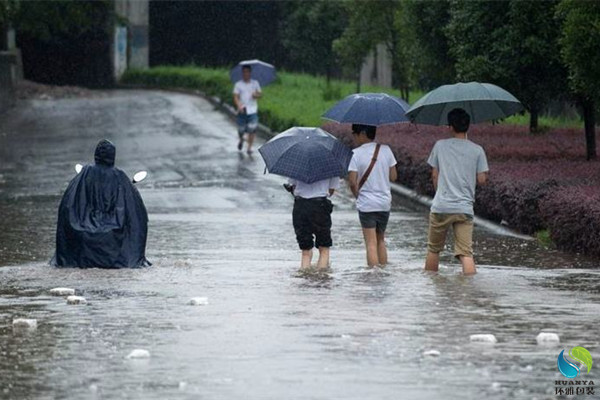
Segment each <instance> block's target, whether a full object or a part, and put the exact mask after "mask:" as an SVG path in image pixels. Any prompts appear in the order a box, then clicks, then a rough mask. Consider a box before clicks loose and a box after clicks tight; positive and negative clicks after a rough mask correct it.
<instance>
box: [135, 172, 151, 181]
mask: <svg viewBox="0 0 600 400" xmlns="http://www.w3.org/2000/svg"><path fill="white" fill-rule="evenodd" d="M147 176H148V172H147V171H140V172H136V174H135V175H133V183H138V182H141V181H143V180H144V179H146V177H147Z"/></svg>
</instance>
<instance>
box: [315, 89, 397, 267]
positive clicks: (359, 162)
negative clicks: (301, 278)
mask: <svg viewBox="0 0 600 400" xmlns="http://www.w3.org/2000/svg"><path fill="white" fill-rule="evenodd" d="M407 109H408V104H407V103H406V102H404V101H403V100H401V99H397V98H394V97H392V96H389V95H387V94H385V93H358V94H353V95H350V96H348V97H346V98H345V99H343V100H342V101H340V102H339V103H337V104H336V105H334V106H333V107H332V108H331V109H330V110H328V111H327V112H326V113H325V114H324V115H323V118H325V119H330V120H333V121H337V122H340V123H352V134H353V136H354V142H355V144H356V145H357V146H358V147H357V148H355V149H354V152H353V156H352V161H351V162H350V165H349V168H348V171H349V174H348V182H349V184H350V190H351V191H352V193H353V194H354V196H355V197H356V208H357V209H358V217H359V220H360V224H361V227H362V232H363V237H364V240H365V248H366V251H367V265H368V266H369V267H370V268H372V267H376V266H381V267H382V266H385V265H386V264H387V263H388V255H387V248H386V244H385V231H386V228H387V224H388V220H389V218H390V210H391V208H392V193H391V182H394V181H396V179H397V178H398V174H397V171H396V158H395V157H394V154H393V153H392V150H391V149H390V147H389V146H387V145H385V144H379V143H375V135H376V133H377V126H380V125H385V124H394V123H399V122H408V118H407V117H406V116H405V112H406V110H407Z"/></svg>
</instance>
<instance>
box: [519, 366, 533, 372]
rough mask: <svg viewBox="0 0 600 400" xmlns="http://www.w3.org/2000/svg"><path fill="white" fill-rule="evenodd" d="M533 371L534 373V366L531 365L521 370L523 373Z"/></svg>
mask: <svg viewBox="0 0 600 400" xmlns="http://www.w3.org/2000/svg"><path fill="white" fill-rule="evenodd" d="M531 371H533V366H531V365H527V366H525V367H523V368H521V372H531Z"/></svg>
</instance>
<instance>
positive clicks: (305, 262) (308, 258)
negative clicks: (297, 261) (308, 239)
mask: <svg viewBox="0 0 600 400" xmlns="http://www.w3.org/2000/svg"><path fill="white" fill-rule="evenodd" d="M312 256H313V251H312V250H302V264H301V265H300V268H302V269H308V268H310V263H311V262H312Z"/></svg>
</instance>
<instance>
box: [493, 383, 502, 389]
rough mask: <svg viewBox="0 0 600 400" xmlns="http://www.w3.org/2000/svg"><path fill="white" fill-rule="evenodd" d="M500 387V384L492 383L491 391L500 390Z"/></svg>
mask: <svg viewBox="0 0 600 400" xmlns="http://www.w3.org/2000/svg"><path fill="white" fill-rule="evenodd" d="M501 387H502V385H501V384H500V382H494V383H492V390H496V391H498V390H500V388H501Z"/></svg>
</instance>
